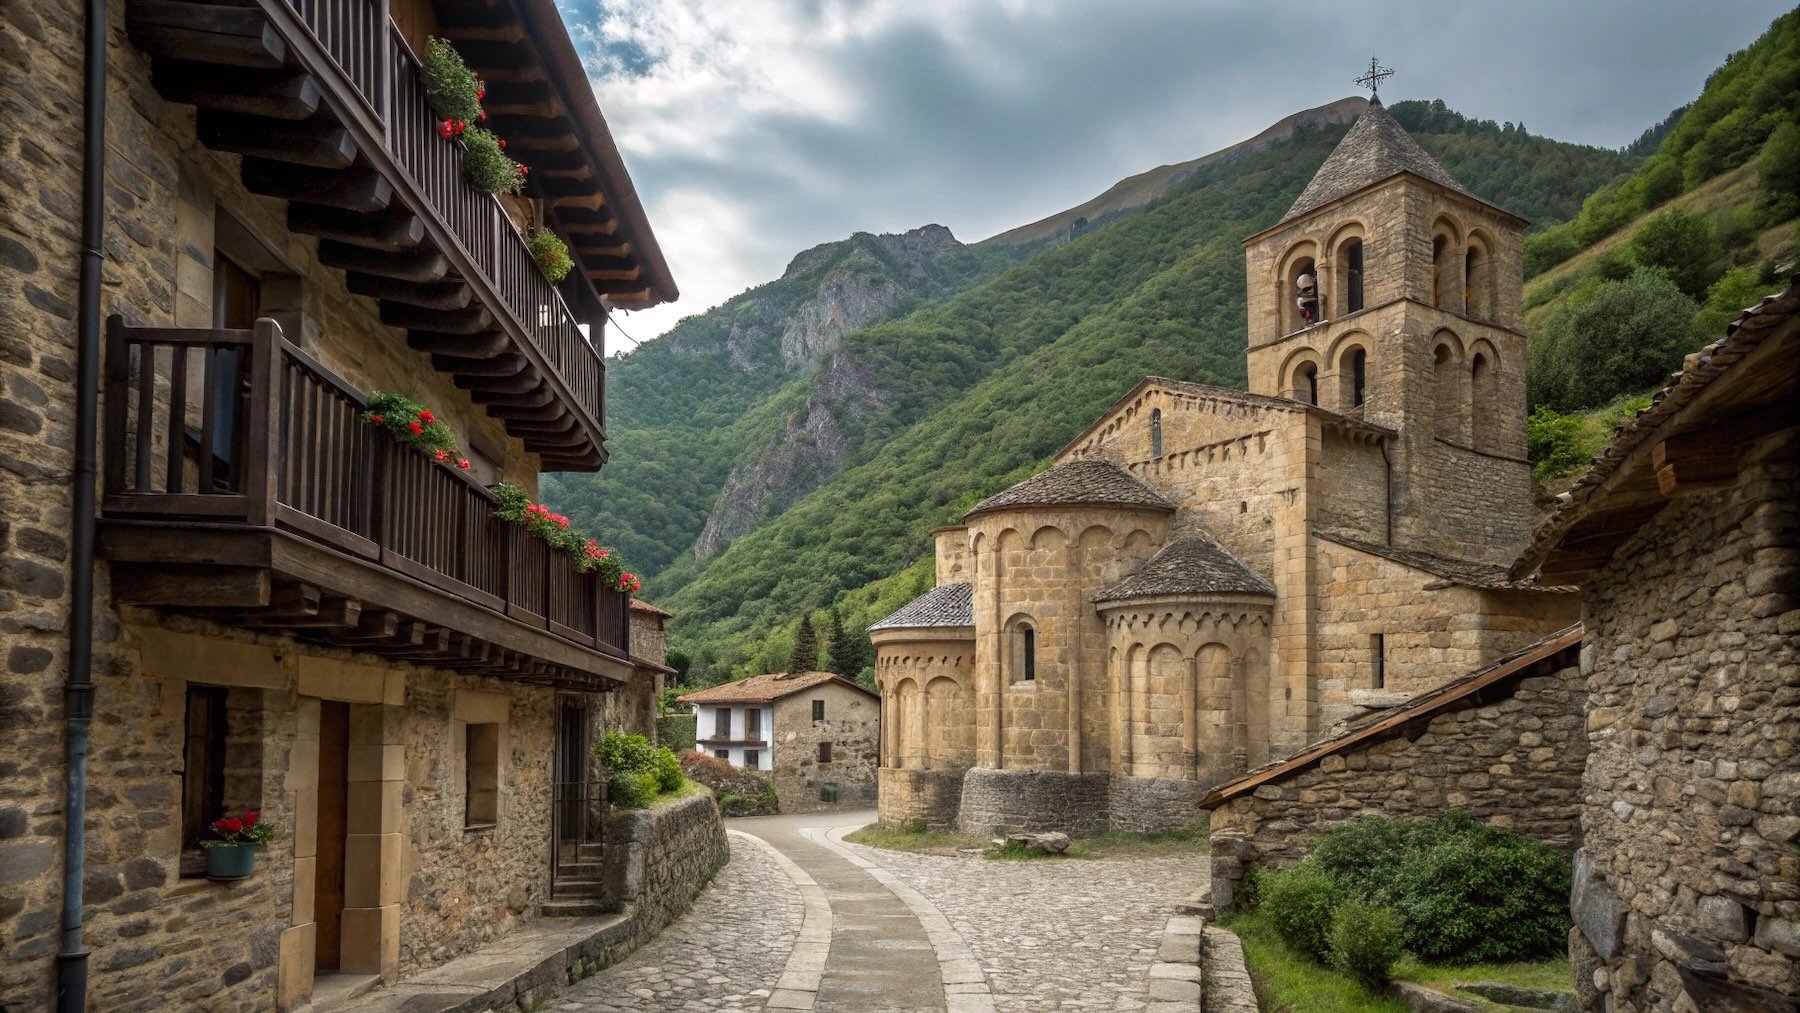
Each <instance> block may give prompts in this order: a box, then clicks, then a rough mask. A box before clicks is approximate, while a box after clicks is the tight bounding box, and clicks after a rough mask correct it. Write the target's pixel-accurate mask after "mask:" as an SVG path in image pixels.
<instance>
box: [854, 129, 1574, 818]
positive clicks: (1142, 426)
mask: <svg viewBox="0 0 1800 1013" xmlns="http://www.w3.org/2000/svg"><path fill="white" fill-rule="evenodd" d="M1525 225H1526V223H1525V222H1524V221H1522V220H1520V219H1519V218H1517V217H1515V216H1513V215H1510V214H1508V213H1506V212H1505V211H1503V210H1501V209H1499V208H1496V207H1494V206H1492V205H1490V204H1488V203H1486V202H1484V201H1482V200H1480V199H1479V198H1477V197H1475V196H1473V195H1471V194H1469V193H1468V192H1467V191H1465V190H1464V189H1463V188H1462V187H1461V186H1459V185H1458V184H1457V183H1456V181H1455V180H1453V179H1451V178H1450V176H1449V175H1448V174H1447V173H1445V171H1444V170H1443V168H1442V167H1441V166H1439V165H1438V164H1437V163H1436V162H1435V161H1434V160H1433V159H1432V158H1431V157H1430V156H1429V155H1428V154H1426V153H1425V152H1424V151H1423V150H1422V149H1421V148H1419V146H1418V145H1417V143H1416V142H1414V141H1413V140H1412V139H1411V138H1410V137H1408V136H1407V135H1406V133H1405V131H1404V130H1403V129H1401V127H1400V126H1399V125H1398V124H1397V123H1395V122H1394V121H1393V119H1392V118H1390V117H1389V116H1388V114H1387V113H1386V112H1385V111H1384V110H1383V109H1382V107H1381V105H1380V103H1379V101H1374V102H1371V103H1370V104H1369V106H1368V108H1367V110H1366V111H1365V112H1364V113H1363V115H1362V116H1361V117H1360V118H1359V119H1358V120H1357V122H1356V123H1355V125H1353V126H1352V127H1351V129H1350V131H1349V132H1348V133H1347V134H1346V135H1345V137H1344V139H1343V141H1342V142H1341V143H1340V144H1339V145H1338V147H1337V149H1336V150H1335V151H1333V152H1332V154H1331V155H1330V157H1328V158H1327V159H1326V161H1325V162H1324V164H1323V165H1322V166H1321V167H1320V169H1319V171H1318V173H1317V174H1316V175H1315V176H1314V178H1313V180H1312V181H1311V182H1310V183H1309V184H1308V186H1307V187H1306V189H1305V190H1304V191H1303V192H1302V193H1301V195H1300V197H1299V199H1298V200H1296V201H1295V203H1294V205H1293V207H1292V208H1291V209H1290V210H1289V212H1288V213H1287V214H1286V215H1285V216H1284V217H1283V218H1282V219H1281V221H1279V222H1276V223H1275V224H1273V225H1271V226H1270V227H1269V228H1267V229H1265V230H1264V231H1262V232H1259V233H1257V234H1256V235H1254V236H1251V237H1250V238H1248V239H1247V240H1245V242H1244V247H1245V280H1246V286H1247V293H1248V322H1249V332H1248V341H1247V348H1246V355H1247V358H1248V366H1249V379H1250V383H1249V391H1248V392H1245V391H1238V390H1230V389H1226V388H1221V387H1213V386H1207V385H1204V384H1196V383H1188V382H1183V381H1179V380H1168V379H1163V378H1160V377H1150V378H1148V379H1146V380H1144V381H1143V382H1142V383H1140V384H1138V385H1137V386H1136V387H1135V388H1133V389H1132V390H1130V391H1129V392H1127V393H1126V394H1125V395H1124V396H1123V397H1122V398H1120V399H1119V401H1118V402H1117V403H1115V404H1114V405H1113V406H1112V408H1110V409H1109V410H1108V411H1107V412H1106V413H1105V414H1103V415H1102V416H1101V417H1100V418H1099V419H1098V420H1096V421H1095V422H1094V424H1093V425H1091V426H1090V427H1088V429H1087V430H1086V431H1084V432H1083V433H1081V434H1080V435H1079V436H1077V437H1076V438H1075V439H1074V440H1073V441H1071V442H1070V443H1069V444H1068V445H1067V446H1066V447H1064V448H1063V449H1062V450H1061V451H1060V452H1059V453H1058V454H1057V455H1056V457H1055V459H1054V463H1053V466H1052V467H1051V468H1050V470H1048V471H1046V472H1043V473H1041V474H1039V475H1037V476H1034V477H1032V478H1030V479H1027V480H1025V481H1024V482H1021V483H1019V484H1018V485H1015V486H1013V487H1012V488H1010V489H1007V490H1005V491H1003V492H1001V493H999V494H997V495H995V496H992V497H990V498H988V499H986V500H984V501H982V502H980V503H978V504H976V505H975V507H974V508H973V509H971V510H970V511H969V512H968V514H967V515H966V516H965V517H964V518H963V523H961V524H959V525H955V526H952V527H946V528H940V529H938V530H937V531H935V532H933V536H934V538H935V539H936V543H937V550H936V551H937V556H936V559H937V581H938V586H937V587H935V588H934V589H932V590H931V591H929V592H927V593H926V594H925V595H923V596H921V597H920V598H919V599H918V600H916V601H914V602H912V603H910V604H909V605H907V606H906V607H904V608H902V609H901V610H900V611H898V612H896V613H895V614H894V615H891V616H889V617H887V618H886V619H884V620H882V621H880V622H878V623H876V624H874V625H872V626H871V627H870V628H869V633H870V638H871V640H872V641H873V642H874V644H875V648H876V656H877V660H876V679H877V682H878V684H879V688H880V691H881V694H882V699H883V701H884V704H885V706H884V708H883V709H884V712H885V713H886V715H887V720H888V725H889V726H890V731H889V732H888V734H887V741H886V744H885V748H884V749H883V752H882V757H883V758H882V767H881V770H880V798H879V804H880V812H881V819H882V821H883V822H885V823H889V824H894V825H901V824H905V823H908V822H911V821H913V820H923V821H924V822H925V823H927V824H929V825H932V826H936V827H947V826H960V827H961V828H962V829H964V830H968V831H973V832H984V831H988V830H992V829H996V828H1009V829H1011V828H1061V829H1068V828H1071V827H1079V826H1094V825H1111V826H1114V827H1120V828H1127V829H1150V828H1155V827H1161V826H1169V825H1176V824H1185V823H1191V822H1194V821H1195V820H1196V819H1197V818H1198V814H1197V811H1196V809H1195V805H1196V803H1197V802H1198V801H1199V799H1200V798H1201V796H1202V795H1203V794H1204V793H1205V791H1206V789H1207V788H1208V787H1209V786H1211V785H1214V784H1217V783H1218V782H1221V781H1224V780H1227V779H1229V778H1231V777H1233V776H1235V775H1237V774H1239V773H1241V772H1243V771H1244V770H1246V769H1248V768H1252V767H1256V766H1259V765H1261V764H1264V763H1266V762H1268V761H1269V760H1270V759H1271V758H1276V757H1282V756H1286V755H1290V754H1293V753H1295V752H1296V751H1298V750H1300V749H1302V748H1303V747H1305V746H1306V745H1307V744H1309V743H1312V742H1314V741H1316V740H1318V739H1319V738H1320V736H1321V735H1323V734H1325V733H1326V732H1327V731H1328V730H1329V729H1331V728H1332V727H1334V726H1336V725H1337V724H1339V723H1340V722H1343V721H1346V720H1349V719H1353V718H1356V717H1357V716H1359V715H1363V714H1366V713H1368V712H1369V710H1370V709H1373V708H1382V707H1388V706H1392V705H1393V704H1395V703H1398V702H1400V701H1403V700H1406V699H1408V698H1411V697H1413V696H1415V695H1417V694H1420V693H1422V692H1426V691H1429V690H1432V689H1434V688H1437V687H1440V686H1442V685H1444V684H1446V683H1448V682H1450V681H1451V680H1452V679H1454V678H1456V677H1458V676H1461V675H1463V674H1464V673H1468V672H1471V671H1473V670H1476V669H1479V668H1481V667H1482V666H1484V665H1488V664H1490V663H1492V662H1494V661H1496V660H1497V659H1499V658H1501V657H1503V656H1505V655H1507V654H1509V653H1510V652H1513V651H1515V650H1518V649H1520V648H1522V647H1524V646H1525V645H1528V644H1530V643H1532V642H1534V641H1537V640H1539V639H1541V638H1542V637H1544V636H1545V635H1546V634H1549V633H1551V632H1553V631H1555V630H1558V629H1560V628H1563V627H1565V626H1567V625H1569V623H1571V622H1572V621H1573V620H1574V618H1575V609H1576V603H1575V600H1574V598H1573V596H1572V595H1570V594H1567V593H1563V592H1561V591H1558V590H1554V589H1545V588H1541V587H1537V586H1535V585H1531V584H1521V583H1518V582H1515V581H1513V580H1511V579H1509V577H1508V575H1507V573H1506V567H1507V565H1508V564H1509V563H1511V562H1512V560H1513V559H1514V558H1515V557H1516V556H1517V555H1518V553H1519V551H1520V550H1521V549H1522V548H1523V547H1524V545H1525V543H1526V541H1527V540H1528V537H1529V533H1530V525H1531V516H1532V504H1531V494H1530V466H1529V464H1528V463H1527V461H1526V458H1525V335H1524V334H1523V326H1524V319H1523V304H1522V298H1523V297H1522V284H1523V283H1522V266H1521V243H1522V236H1523V232H1524V228H1525ZM1302 276H1310V277H1314V278H1317V279H1319V286H1318V287H1319V289H1320V306H1321V307H1322V313H1323V316H1324V318H1325V319H1324V320H1323V321H1322V322H1312V321H1308V320H1305V319H1303V318H1302V317H1301V315H1300V313H1299V310H1298V308H1297V306H1296V305H1295V292H1296V291H1297V290H1298V283H1299V281H1300V279H1301V278H1302Z"/></svg>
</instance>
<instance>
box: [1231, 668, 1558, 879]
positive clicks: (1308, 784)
mask: <svg viewBox="0 0 1800 1013" xmlns="http://www.w3.org/2000/svg"><path fill="white" fill-rule="evenodd" d="M1508 688H1510V690H1511V692H1510V694H1509V695H1506V696H1504V698H1498V699H1491V700H1489V701H1488V702H1484V703H1479V704H1473V705H1468V706H1463V707H1460V708H1458V709H1453V710H1447V711H1445V712H1442V713H1439V714H1438V715H1437V716H1436V717H1434V718H1432V720H1431V723H1430V724H1429V725H1428V726H1427V727H1426V728H1425V730H1424V732H1423V733H1422V734H1420V735H1419V736H1418V737H1417V738H1416V739H1413V738H1410V737H1408V736H1406V735H1400V736H1397V737H1394V738H1388V739H1382V740H1380V741H1377V742H1374V743H1372V744H1369V745H1366V746H1359V747H1352V748H1350V749H1348V750H1346V751H1345V752H1343V753H1337V754H1332V755H1328V756H1326V757H1324V758H1323V759H1321V760H1320V761H1319V763H1318V765H1317V766H1315V767H1311V768H1309V769H1306V770H1303V771H1301V772H1300V773H1299V774H1296V775H1294V776H1292V777H1289V778H1286V779H1284V780H1281V781H1277V782H1271V783H1267V784H1263V785H1261V786H1260V787H1258V788H1257V789H1256V790H1255V791H1254V792H1252V793H1251V794H1249V795H1242V796H1239V797H1237V798H1234V799H1232V800H1230V801H1228V802H1226V803H1224V804H1223V805H1221V806H1219V807H1218V808H1216V809H1215V810H1214V811H1213V813H1212V842H1213V843H1212V855H1213V880H1212V881H1213V903H1214V904H1215V905H1216V906H1217V907H1220V908H1224V907H1228V906H1229V905H1230V904H1231V901H1232V898H1233V896H1234V894H1235V890H1236V885H1237V884H1238V883H1239V882H1241V881H1242V879H1243V876H1244V873H1245V871H1246V870H1247V869H1248V867H1249V866H1251V865H1253V864H1258V865H1266V866H1270V867H1281V866H1285V865H1289V864H1292V863H1293V862H1296V861H1298V860H1299V859H1301V858H1302V857H1304V856H1305V854H1306V852H1307V851H1308V848H1309V844H1308V841H1309V835H1311V834H1313V833H1315V832H1318V831H1322V830H1326V829H1328V828H1330V827H1332V826H1334V825H1336V824H1339V823H1342V822H1344V821H1346V820H1350V819H1354V818H1356V817H1357V816H1360V815H1363V814H1365V813H1379V814H1382V815H1385V816H1390V817H1396V818H1399V817H1412V816H1433V815H1438V814H1440V813H1444V812H1447V811H1449V810H1451V809H1462V810H1465V811H1467V812H1468V813H1470V814H1471V815H1473V816H1475V817H1477V818H1479V819H1482V820H1484V821H1486V822H1488V823H1490V824H1493V825H1494V826H1500V827H1506V828H1507V829H1510V830H1514V831H1516V832H1518V833H1521V834H1524V835H1526V836H1527V837H1532V838H1536V839H1537V840H1540V841H1543V842H1545V843H1546V844H1550V845H1552V846H1554V847H1557V848H1560V849H1563V850H1573V848H1574V847H1575V844H1576V842H1577V841H1578V840H1579V839H1580V833H1581V830H1580V827H1579V825H1578V823H1577V810H1576V800H1577V798H1578V796H1579V793H1580V783H1581V769H1582V764H1583V759H1584V757H1585V755H1586V742H1585V739H1584V737H1583V733H1582V716H1581V694H1582V690H1583V684H1582V682H1581V679H1580V674H1579V672H1578V671H1577V670H1576V669H1575V668H1573V667H1571V668H1565V669H1562V670H1560V671H1557V672H1555V673H1552V674H1550V675H1547V676H1534V677H1526V678H1521V679H1518V680H1517V681H1516V682H1515V683H1510V684H1506V683H1503V684H1500V685H1498V686H1496V687H1493V688H1491V689H1490V690H1489V691H1488V692H1489V693H1490V694H1492V695H1494V696H1498V695H1499V693H1497V692H1496V690H1498V691H1500V692H1504V691H1505V690H1506V689H1508Z"/></svg>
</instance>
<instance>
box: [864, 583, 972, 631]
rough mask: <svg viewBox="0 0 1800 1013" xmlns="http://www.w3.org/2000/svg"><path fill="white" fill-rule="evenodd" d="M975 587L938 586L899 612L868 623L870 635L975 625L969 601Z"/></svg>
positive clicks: (965, 584) (966, 584) (958, 584)
mask: <svg viewBox="0 0 1800 1013" xmlns="http://www.w3.org/2000/svg"><path fill="white" fill-rule="evenodd" d="M973 595H974V588H973V587H972V586H971V585H970V584H969V583H967V582H966V581H965V582H962V583H956V584H939V585H938V586H937V587H934V588H932V589H931V590H929V591H927V592H925V593H924V594H922V595H920V596H918V597H917V598H914V599H913V600H912V601H910V602H907V603H906V604H905V605H904V606H902V607H901V608H900V610H899V611H897V612H895V613H894V614H892V615H890V616H888V617H887V618H885V619H882V620H881V621H879V622H875V623H870V624H869V632H871V633H874V632H879V631H881V630H904V629H920V628H930V627H937V626H942V627H957V626H973V625H975V608H974V605H973V604H972V601H971V599H972V598H973Z"/></svg>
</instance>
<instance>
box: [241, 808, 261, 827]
mask: <svg viewBox="0 0 1800 1013" xmlns="http://www.w3.org/2000/svg"><path fill="white" fill-rule="evenodd" d="M261 820H262V813H260V812H257V811H256V810H255V809H252V810H250V811H249V812H247V813H245V814H244V829H245V830H248V829H250V828H251V827H253V826H256V824H257V823H259V822H261Z"/></svg>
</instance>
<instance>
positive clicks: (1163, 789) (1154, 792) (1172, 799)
mask: <svg viewBox="0 0 1800 1013" xmlns="http://www.w3.org/2000/svg"><path fill="white" fill-rule="evenodd" d="M1206 789H1207V786H1206V785H1204V784H1202V783H1200V782H1199V781H1184V780H1180V779H1178V778H1169V777H1154V778H1153V777H1115V778H1113V779H1112V782H1111V783H1110V784H1108V785H1107V802H1108V805H1107V817H1108V822H1109V823H1110V825H1111V827H1112V829H1114V830H1128V831H1132V832H1134V833H1149V832H1151V831H1154V830H1169V829H1173V828H1176V827H1204V826H1206V824H1207V814H1206V812H1205V811H1204V810H1202V809H1201V808H1200V799H1201V796H1203V795H1205V794H1206Z"/></svg>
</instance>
